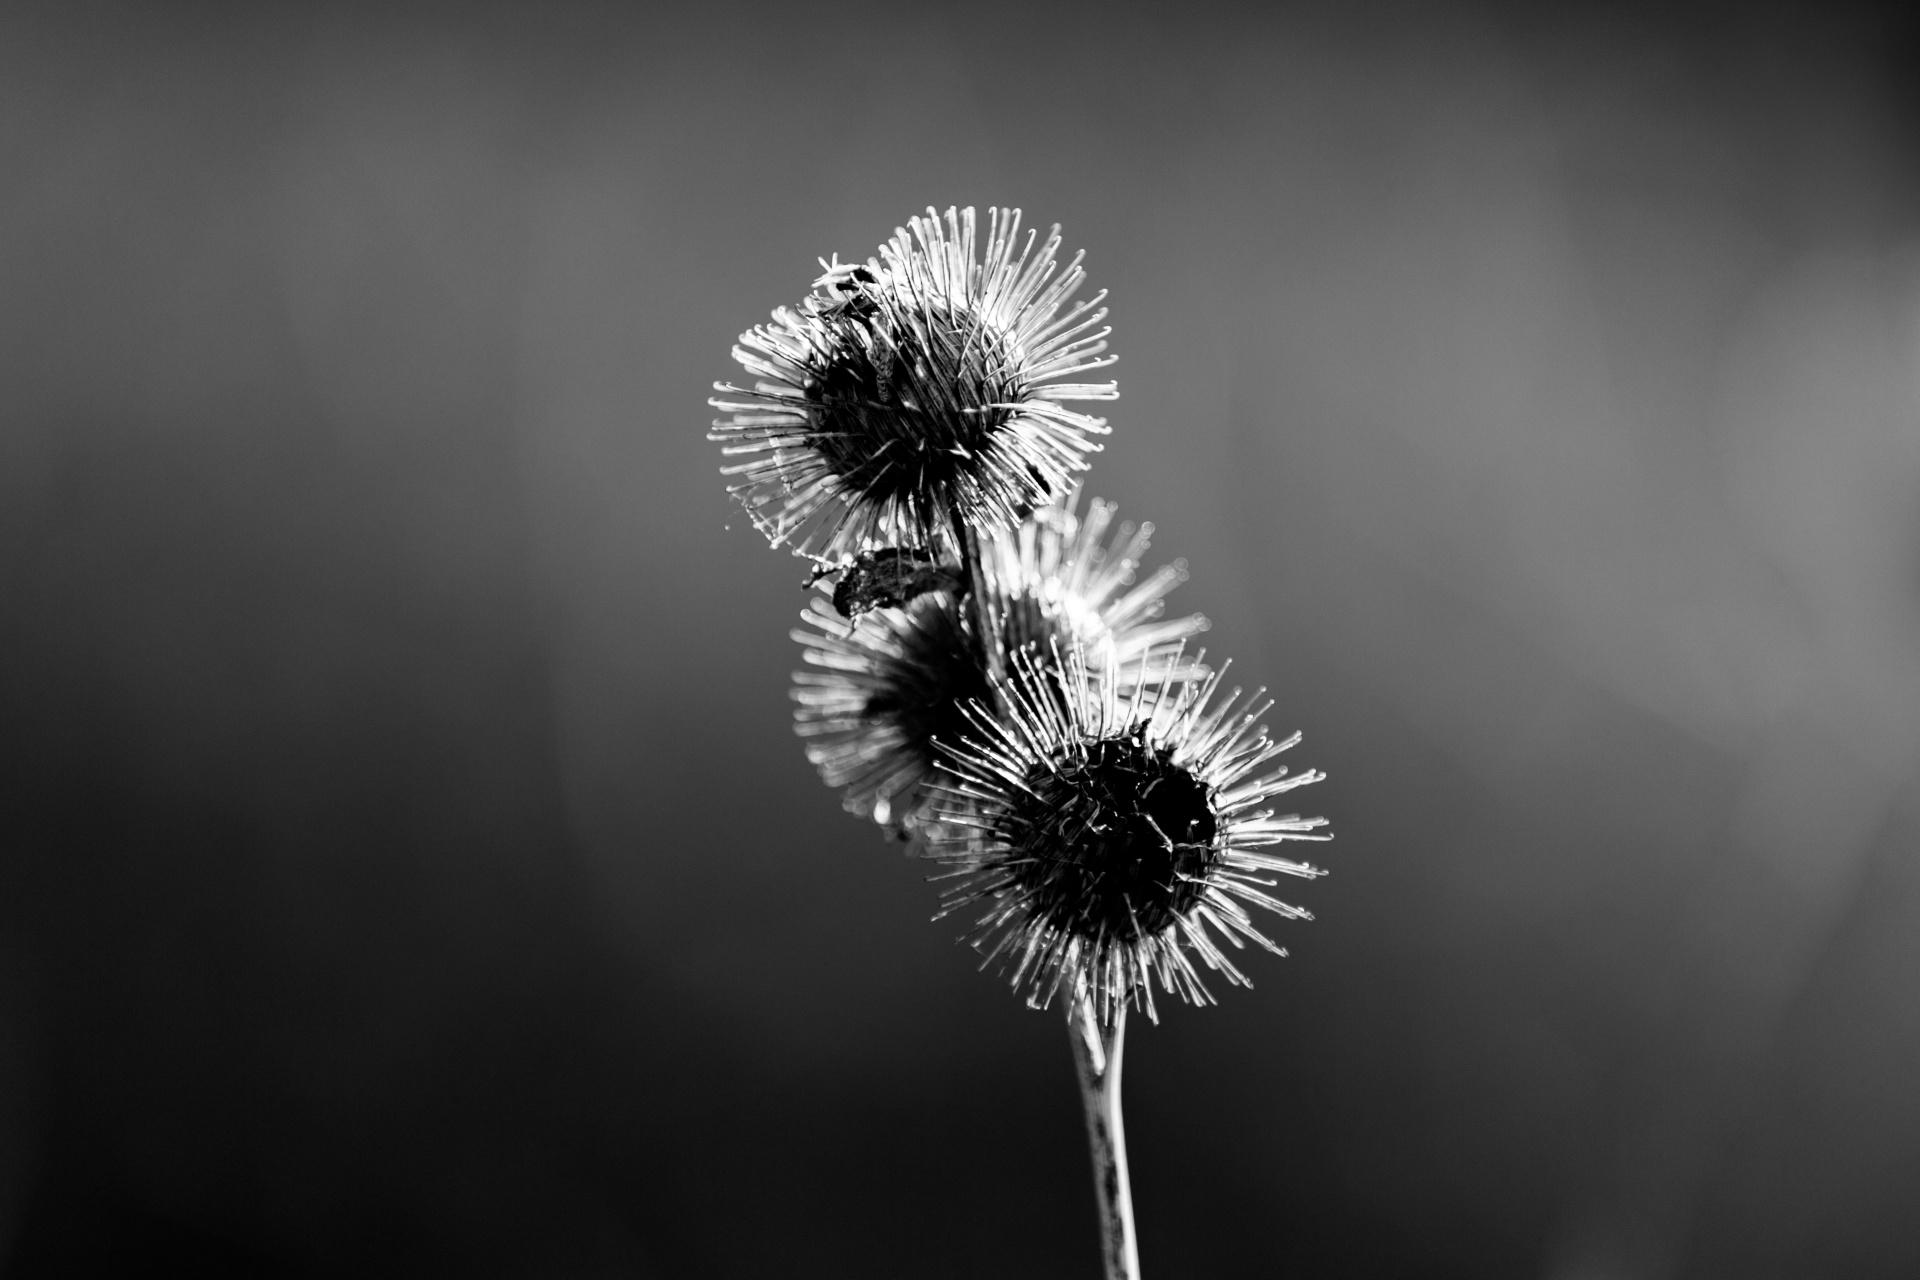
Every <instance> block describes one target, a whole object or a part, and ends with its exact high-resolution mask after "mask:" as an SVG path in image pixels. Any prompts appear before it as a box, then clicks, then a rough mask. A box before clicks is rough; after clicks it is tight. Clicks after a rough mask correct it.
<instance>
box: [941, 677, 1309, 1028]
mask: <svg viewBox="0 0 1920 1280" xmlns="http://www.w3.org/2000/svg"><path fill="white" fill-rule="evenodd" d="M1157 660H1158V661H1159V662H1160V663H1162V664H1166V663H1171V662H1177V661H1179V658H1178V657H1177V656H1176V657H1160V658H1159V659H1157ZM1155 661H1156V659H1155V658H1154V657H1153V656H1151V655H1143V656H1142V658H1141V659H1140V660H1139V662H1138V664H1136V665H1137V666H1138V667H1139V668H1140V670H1139V671H1138V672H1137V673H1136V675H1135V676H1134V678H1132V679H1119V678H1115V676H1114V674H1113V667H1112V664H1111V663H1101V662H1091V661H1089V659H1088V656H1087V654H1086V652H1085V651H1084V648H1083V647H1082V646H1078V645H1075V646H1072V647H1069V648H1066V649H1064V650H1062V651H1061V652H1060V653H1059V654H1057V655H1056V656H1055V659H1054V662H1053V663H1045V662H1040V661H1036V660H1034V658H1033V657H1032V656H1031V655H1026V654H1020V655H1016V656H1015V658H1014V661H1013V664H1012V667H1011V671H1010V674H1009V678H1008V679H1007V680H1006V681H1005V682H1004V684H1003V686H1002V693H1003V698H1002V702H1003V704H1004V706H1005V714H1004V715H1003V716H1001V717H998V718H996V717H995V716H994V715H993V714H992V712H991V710H990V709H988V708H987V707H986V706H984V705H983V704H975V706H974V707H973V708H972V710H971V714H970V716H969V719H970V721H971V725H972V732H971V734H970V735H969V737H968V738H967V739H966V740H964V741H962V742H958V743H943V744H942V747H943V750H944V754H945V755H946V758H947V769H948V773H949V775H950V780H949V781H947V782H945V783H943V784H941V786H940V787H939V788H938V789H937V799H936V803H935V805H934V810H935V813H936V815H937V818H938V825H937V826H936V827H935V828H934V832H935V834H934V835H933V837H932V838H930V840H929V842H928V847H927V852H928V855H929V856H930V857H933V858H935V859H937V860H938V861H940V862H942V863H943V864H945V866H946V868H947V870H946V872H945V873H944V874H943V875H941V876H939V877H937V878H939V879H943V880H949V881H951V883H950V884H949V886H948V887H947V888H946V890H945V891H944V893H943V895H942V896H943V899H944V905H943V908H942V910H941V912H940V915H941V916H946V915H949V914H951V913H954V912H957V911H963V910H968V909H971V908H974V907H984V911H983V912H982V914H980V915H979V916H978V917H977V918H976V920H975V922H974V927H973V930H972V932H971V934H970V935H969V936H970V938H971V940H972V941H973V943H974V945H975V946H976V947H977V948H978V949H979V950H980V951H981V952H982V954H983V957H984V959H983V962H982V963H983V967H985V966H999V967H1001V968H1003V969H1005V970H1009V971H1010V978H1011V982H1012V984H1013V986H1014V988H1015V989H1016V990H1021V989H1024V990H1025V991H1026V992H1027V996H1028V1001H1029V1003H1031V1004H1034V1005H1036V1006H1039V1007H1045V1006H1047V1005H1050V1004H1051V1003H1052V1001H1053V1000H1054V999H1055V997H1056V996H1064V997H1066V998H1069V999H1071V1000H1072V1001H1075V1002H1076V1003H1077V1002H1080V1001H1085V1002H1087V1005H1088V1007H1089V1008H1091V1009H1092V1010H1094V1011H1095V1014H1096V1015H1097V1016H1098V1017H1099V1018H1100V1019H1101V1020H1102V1021H1103V1022H1108V1023H1110V1022H1111V1021H1112V1019H1113V1017H1114V1016H1115V1013H1116V1011H1117V1010H1118V1009H1119V1008H1120V1007H1121V1006H1122V1005H1128V1004H1130V1005H1133V1006H1134V1007H1139V1008H1144V1009H1145V1011H1146V1013H1147V1015H1148V1016H1149V1017H1150V1018H1151V1017H1157V1014H1156V1011H1155V1008H1154V997H1153V985H1154V981H1155V980H1157V981H1158V984H1159V986H1160V988H1161V990H1162V991H1164V992H1167V993H1170V994H1173V995H1176V996H1178V997H1180V998H1181V999H1184V1000H1187V1001H1189V1002H1191V1003H1195V1004H1206V1003H1212V1002H1213V997H1212V995H1211V993H1210V992H1209V991H1208V990H1207V987H1206V984H1205V983H1204V982H1203V981H1202V976H1201V969H1203V968H1204V969H1206V970H1211V971H1212V972H1214V973H1217V974H1219V975H1220V976H1221V977H1222V978H1224V979H1225V980H1226V981H1227V982H1228V983H1229V984H1231V985H1240V986H1250V985H1252V984H1251V982H1250V981H1249V980H1248V978H1247V976H1246V975H1245V974H1244V973H1243V972H1242V971H1241V970H1240V968H1239V967H1238V966H1237V965H1236V964H1235V963H1234V962H1233V960H1232V959H1230V958H1229V955H1228V951H1227V948H1228V947H1231V948H1233V949H1236V950H1238V949H1241V948H1244V947H1245V946H1247V945H1248V944H1252V945H1254V946H1257V947H1260V948H1263V949H1265V950H1267V951H1271V952H1273V953H1275V954H1277V955H1285V954H1286V953H1285V951H1284V950H1282V949H1281V948H1280V947H1278V946H1276V945H1275V944H1274V943H1273V941H1272V940H1271V939H1269V938H1268V937H1267V936H1266V935H1265V934H1263V933H1262V932H1261V931H1260V930H1259V929H1258V928H1257V927H1255V925H1254V922H1253V919H1252V916H1251V915H1250V913H1249V910H1248V908H1250V907H1257V908H1259V909H1261V910H1264V911H1268V912H1272V913H1274V914H1276V915H1279V916H1281V917H1284V918H1287V919H1298V920H1305V919H1310V918H1311V917H1310V915H1309V914H1308V912H1307V911H1306V910H1304V909H1303V908H1301V907H1297V906H1294V905H1291V904H1289V903H1286V902H1283V901H1281V900H1280V899H1278V898H1276V897H1274V896H1273V895H1272V894H1271V893H1269V892H1268V890H1270V889H1271V888H1273V887H1274V886H1275V885H1276V884H1277V880H1276V879H1275V877H1276V876H1277V875H1287V876H1295V877H1301V878H1306V879H1311V878H1314V877H1317V876H1320V875H1323V874H1325V873H1324V872H1322V871H1321V870H1320V869H1318V868H1316V867H1313V866H1310V865H1308V864H1306V863H1304V862H1299V861H1295V860H1293V859H1291V858H1284V857H1281V856H1279V855H1278V854H1276V853H1274V852H1272V851H1271V850H1272V848H1273V846H1276V845H1278V844H1280V843H1282V842H1285V841H1292V840H1326V839H1330V838H1331V836H1330V835H1329V834H1326V833H1323V832H1320V831H1319V830H1318V828H1320V827H1323V826H1325V825H1326V823H1325V820H1324V819H1321V818H1303V817H1301V816H1299V815H1298V814H1284V815H1282V814H1277V813H1276V812H1275V811H1274V809H1273V808H1271V807H1270V803H1269V802H1271V801H1272V800H1273V799H1274V798H1275V797H1277V796H1279V795H1282V794H1284V793H1285V792H1288V791H1291V790H1293V789H1294V788H1296V787H1301V786H1305V785H1308V784H1309V783H1313V782H1317V781H1319V780H1320V779H1321V778H1322V777H1324V775H1323V774H1321V773H1320V772H1319V771H1317V770H1312V769H1309V770H1306V771H1304V772H1300V773H1293V772H1290V771H1289V770H1288V769H1287V768H1286V767H1285V766H1278V767H1272V766H1273V764H1274V761H1275V758H1276V757H1277V756H1279V755H1280V754H1281V753H1282V752H1284V751H1286V750H1288V749H1289V748H1291V747H1292V746H1293V745H1294V744H1295V743H1297V742H1298V741H1299V735H1298V734H1294V735H1292V736H1291V737H1288V738H1285V739H1281V740H1275V739H1273V738H1271V737H1269V736H1268V734H1267V731H1266V728H1265V726H1264V725H1261V724H1260V723H1259V717H1260V716H1262V715H1263V714H1265V712H1266V711H1267V710H1268V709H1269V708H1270V707H1271V706H1272V702H1271V700H1268V699H1265V696H1264V694H1265V691H1264V690H1256V691H1255V692H1254V693H1252V694H1250V695H1247V696H1245V697H1244V698H1243V697H1242V694H1241V690H1240V689H1238V688H1234V689H1232V690H1231V691H1229V692H1227V693H1226V694H1225V695H1224V696H1221V692H1220V691H1221V679H1222V677H1223V676H1224V674H1225V668H1224V667H1223V668H1222V670H1221V671H1220V672H1218V673H1214V674H1212V675H1210V676H1208V677H1207V678H1206V679H1205V680H1204V681H1202V682H1198V683H1195V682H1182V681H1174V680H1166V679H1160V680H1154V679H1151V678H1149V676H1148V672H1147V671H1146V668H1147V667H1148V666H1149V664H1151V663H1154V662H1155ZM1135 742H1137V743H1139V744H1141V746H1142V748H1143V749H1145V750H1150V751H1153V752H1156V753H1164V757H1163V758H1164V759H1165V760H1166V761H1168V762H1170V764H1171V765H1172V766H1173V767H1174V768H1176V769H1178V770H1181V771H1184V774H1185V775H1186V776H1187V777H1188V778H1190V779H1191V780H1192V782H1193V783H1196V784H1198V786H1199V787H1201V788H1203V789H1204V794H1205V797H1206V801H1205V802H1206V806H1207V811H1208V813H1209V814H1210V815H1211V818H1212V822H1213V831H1212V839H1211V844H1210V847H1209V848H1208V849H1207V850H1206V852H1205V855H1204V857H1203V858H1202V859H1201V863H1202V865H1201V866H1200V869H1199V870H1198V871H1197V872H1196V873H1193V874H1185V873H1181V874H1180V875H1179V876H1178V877H1177V878H1178V879H1180V880H1181V881H1182V886H1181V887H1180V889H1179V894H1180V897H1181V899H1182V900H1183V901H1184V902H1185V904H1186V905H1185V906H1184V909H1182V910H1180V911H1178V913H1177V914H1176V915H1175V916H1174V918H1172V919H1171V920H1169V921H1168V922H1167V923H1166V924H1165V925H1164V927H1159V928H1145V927H1141V926H1140V924H1139V916H1138V915H1137V914H1135V913H1134V912H1133V904H1131V903H1128V904H1127V911H1128V914H1129V916H1130V918H1131V919H1132V921H1133V924H1132V927H1130V928H1114V927H1109V925H1108V924H1106V923H1101V924H1099V925H1098V926H1097V927H1090V926H1088V925H1086V923H1085V920H1086V917H1088V916H1089V915H1092V916H1099V917H1100V918H1101V919H1102V920H1103V921H1105V920H1110V919H1111V918H1112V917H1113V912H1112V910H1111V909H1110V908H1111V904H1107V906H1106V907H1104V908H1103V909H1102V911H1099V912H1074V911H1062V910H1060V909H1059V907H1058V904H1054V906H1052V907H1050V908H1048V909H1042V908H1043V905H1044V904H1043V895H1042V894H1041V892H1040V891H1039V890H1037V889H1036V884H1037V883H1039V880H1040V878H1041V877H1043V876H1044V874H1045V873H1046V869H1047V866H1048V865H1049V864H1050V863H1051V864H1052V865H1060V862H1061V860H1063V859H1070V858H1073V857H1075V856H1076V855H1077V854H1078V853H1079V852H1080V849H1079V847H1077V846H1076V845H1075V841H1077V840H1083V839H1087V838H1090V837H1087V836H1086V834H1085V832H1084V831H1083V832H1081V833H1078V834H1076V833H1075V832H1074V831H1071V830H1064V831H1063V830H1058V829H1054V828H1052V827H1050V826H1047V825H1043V824H1041V823H1036V822H1035V821H1034V820H1033V818H1032V816H1031V813H1032V810H1031V807H1029V808H1028V809H1027V810H1026V813H1025V816H1023V800H1024V801H1031V802H1038V801H1039V800H1040V797H1041V796H1042V794H1043V793H1044V792H1046V790H1047V785H1048V783H1049V781H1050V779H1054V778H1059V777H1062V776H1065V775H1066V774H1067V773H1069V772H1071V770H1072V769H1073V768H1074V767H1076V766H1085V765H1086V764H1087V762H1088V760H1089V759H1090V758H1091V757H1092V755H1093V754H1094V753H1095V752H1096V751H1098V750H1100V749H1101V744H1113V743H1129V744H1130V743H1135ZM1156 830H1157V828H1156ZM1163 838H1164V837H1163ZM1173 847H1174V846H1173V845H1172V844H1171V843H1169V845H1168V848H1169V849H1170V850H1171V849H1172V848H1173ZM1161 887H1162V888H1163V889H1165V890H1167V891H1168V893H1172V892H1173V891H1174V889H1175V887H1176V886H1173V885H1165V886H1161ZM1223 944H1224V945H1223ZM1196 959H1197V960H1198V964H1197V965H1196V963H1195V960H1196ZM1073 1007H1076V1005H1069V1008H1073Z"/></svg>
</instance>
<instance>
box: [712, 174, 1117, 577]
mask: <svg viewBox="0 0 1920 1280" xmlns="http://www.w3.org/2000/svg"><path fill="white" fill-rule="evenodd" d="M987 221H988V226H987V232H986V236H985V242H984V244H982V243H980V239H979V236H978V234H977V231H978V228H977V220H976V218H975V216H974V211H973V210H972V209H971V208H968V209H964V210H958V211H956V210H954V209H948V210H947V212H946V214H945V216H944V217H942V216H940V215H937V214H936V213H935V212H934V211H933V210H932V209H929V210H928V211H927V216H926V217H924V218H918V217H916V218H913V219H911V220H910V222H909V224H908V226H907V227H905V228H902V229H900V230H898V231H896V232H895V233H894V236H893V239H892V240H891V241H889V242H888V243H887V244H884V245H882V246H881V247H880V250H879V256H877V257H875V258H873V259H870V260H869V261H868V262H867V263H865V264H864V265H855V264H843V263H840V262H838V261H837V260H836V261H835V262H833V263H830V264H828V263H823V264H822V265H823V266H826V268H827V270H826V273H825V274H824V275H822V276H821V277H820V279H819V280H817V281H816V282H815V284H814V289H813V292H812V293H811V294H810V295H809V296H808V297H807V298H805V299H804V300H802V302H801V303H800V304H799V305H798V306H797V307H782V308H780V309H778V310H776V311H775V312H774V313H773V320H772V323H770V324H763V325H758V326H756V327H755V328H753V329H751V330H749V331H748V332H746V333H744V334H742V335H741V337H740V343H739V345H738V346H736V347H735V348H734V351H733V355H734V359H735V360H737V361H738V362H739V363H740V365H741V366H742V367H743V368H744V369H745V370H746V372H747V373H748V374H749V375H751V379H752V381H751V385H748V386H735V385H733V384H729V383H716V384H715V389H716V390H717V391H718V392H719V394H718V395H716V396H715V397H714V398H713V401H712V404H713V406H714V407H715V408H716V409H719V410H721V411H722V413H723V414H725V415H726V416H724V417H721V418H719V419H717V420H716V421H715V422H714V430H713V433H712V437H711V438H712V439H714V440H716V441H718V442H719V443H720V444H721V445H722V446H723V450H722V451H723V452H724V453H725V454H726V455H728V456H729V457H731V458H735V459H737V461H735V462H732V463H730V464H729V465H728V466H727V467H725V468H723V470H724V472H725V473H726V474H728V475H730V476H733V477H736V482H735V483H734V484H733V485H732V487H731V489H730V492H732V493H733V494H734V496H735V497H736V498H738V499H739V500H740V501H741V503H742V504H743V505H744V506H745V507H746V509H747V511H748V513H749V514H750V515H751V516H752V518H753V520H754V522H755V524H756V525H757V526H758V527H759V528H760V530H761V531H762V532H763V533H765V534H766V536H767V538H768V539H769V541H771V542H772V543H773V544H774V545H775V546H783V545H784V546H791V547H792V548H793V549H794V550H795V551H796V552H798V553H800V554H804V555H810V556H815V557H819V558H824V559H827V560H845V559H849V558H851V557H853V556H856V555H858V554H860V553H862V552H870V551H873V550H875V549H877V548H882V547H918V548H931V547H933V546H936V545H938V544H942V543H947V544H951V545H953V546H954V549H955V552H956V555H957V554H958V544H959V542H960V540H961V537H962V535H960V533H959V532H958V531H959V530H960V529H962V528H966V529H972V530H975V531H977V532H978V533H979V534H981V535H982V536H984V537H988V538H990V537H993V536H997V535H999V534H1001V533H1007V532H1011V531H1012V530H1013V529H1014V528H1015V527H1017V526H1018V524H1019V523H1020V521H1021V520H1022V519H1023V518H1024V517H1025V516H1026V515H1027V514H1028V513H1030V512H1031V511H1032V510H1034V509H1035V508H1037V507H1039V506H1042V505H1044V504H1045V503H1046V502H1048V501H1049V500H1051V499H1052V498H1054V497H1055V496H1057V495H1058V494H1060V493H1061V492H1063V491H1064V490H1065V489H1066V487H1067V486H1068V485H1069V483H1070V478H1071V476H1072V475H1073V474H1074V473H1076V472H1078V471H1081V470H1084V469H1085V467H1086V461H1085V455H1086V454H1087V453H1089V452H1091V451H1094V450H1097V449H1098V448H1099V447H1100V446H1099V442H1098V441H1097V440H1096V439H1095V437H1096V436H1099V435H1102V434H1104V433H1105V432H1106V431H1107V426H1106V423H1105V422H1104V421H1103V420H1101V419H1099V418H1095V417H1090V416H1088V415H1086V414H1083V413H1080V412H1078V411H1075V410H1072V409H1068V408H1066V407H1065V406H1066V405H1067V404H1068V403H1072V402H1077V401H1090V400H1111V399H1113V398H1114V397H1115V396H1116V395H1117V394H1118V393H1117V392H1116V390H1115V388H1114V384H1113V383H1111V382H1099V383H1089V382H1085V381H1080V380H1079V379H1080V378H1081V377H1082V375H1085V374H1086V373H1089V372H1091V371H1093V370H1096V369H1100V368H1103V367H1105V366H1106V365H1109V364H1111V363H1112V360H1113V357H1111V356H1102V354H1101V353H1102V352H1104V351H1105V350H1106V345H1107V344H1106V336H1107V334H1108V332H1109V330H1108V329H1107V328H1106V327H1105V326H1104V325H1103V324H1102V321H1103V320H1104V319H1105V318H1106V314H1107V313H1106V309H1105V308H1104V307H1102V306H1101V305H1100V303H1101V301H1102V300H1103V299H1104V298H1105V296H1106V295H1105V294H1104V293H1101V294H1098V295H1096V296H1094V297H1093V298H1090V299H1088V300H1086V301H1083V302H1081V303H1079V304H1077V305H1073V306H1069V305H1068V303H1069V300H1070V298H1071V297H1072V295H1073V294H1074V293H1075V292H1076V291H1077V290H1078V289H1079V287H1080V285H1081V284H1082V283H1083V282H1084V280H1085V273H1084V272H1083V271H1082V270H1081V267H1080V256H1078V255H1076V256H1075V257H1074V259H1073V260H1072V261H1071V262H1069V263H1066V264H1065V265H1064V266H1062V264H1061V263H1060V262H1059V260H1058V257H1057V255H1058V252H1059V248H1060V231H1059V228H1058V227H1055V228H1054V229H1053V231H1052V232H1051V233H1050V234H1049V235H1048V236H1047V238H1046V239H1045V240H1038V237H1037V236H1036V235H1035V234H1034V233H1032V232H1028V233H1027V234H1026V236H1024V237H1022V236H1021V234H1020V214H1019V211H1018V210H1007V209H992V210H990V211H989V215H988V220H987Z"/></svg>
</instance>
